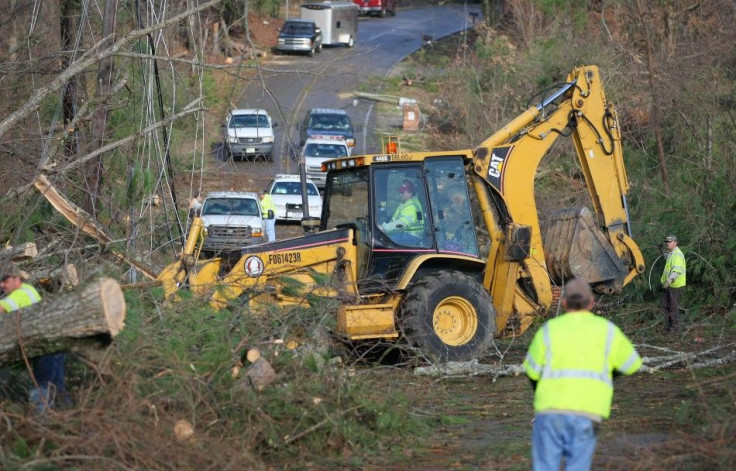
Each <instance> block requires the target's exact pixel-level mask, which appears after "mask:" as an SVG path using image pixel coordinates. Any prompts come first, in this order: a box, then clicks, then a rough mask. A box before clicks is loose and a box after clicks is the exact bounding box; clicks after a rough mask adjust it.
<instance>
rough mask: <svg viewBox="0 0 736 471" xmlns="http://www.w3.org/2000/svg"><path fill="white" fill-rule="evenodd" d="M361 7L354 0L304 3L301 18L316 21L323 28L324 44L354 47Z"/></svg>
mask: <svg viewBox="0 0 736 471" xmlns="http://www.w3.org/2000/svg"><path fill="white" fill-rule="evenodd" d="M359 10H360V8H358V5H356V4H355V3H352V2H321V3H304V4H302V7H301V18H302V19H303V20H311V21H314V24H316V25H317V27H318V28H320V29H321V30H322V44H323V45H336V44H344V45H346V46H347V47H353V45H354V44H355V41H356V40H357V39H358V14H359Z"/></svg>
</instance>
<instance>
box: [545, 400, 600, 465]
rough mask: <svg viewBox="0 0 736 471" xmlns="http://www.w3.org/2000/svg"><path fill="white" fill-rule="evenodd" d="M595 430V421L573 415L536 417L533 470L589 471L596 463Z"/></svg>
mask: <svg viewBox="0 0 736 471" xmlns="http://www.w3.org/2000/svg"><path fill="white" fill-rule="evenodd" d="M595 445H596V430H595V422H593V420H591V419H589V418H587V417H582V416H579V415H574V414H537V415H536V416H535V417H534V426H533V427H532V469H533V470H534V471H546V470H550V471H559V469H560V463H561V462H562V458H563V457H564V458H565V468H564V469H565V471H582V470H586V471H587V470H589V469H590V467H591V465H592V463H593V453H594V452H595Z"/></svg>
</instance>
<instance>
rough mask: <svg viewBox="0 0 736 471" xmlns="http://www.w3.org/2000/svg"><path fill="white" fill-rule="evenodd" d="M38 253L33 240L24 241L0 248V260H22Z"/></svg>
mask: <svg viewBox="0 0 736 471" xmlns="http://www.w3.org/2000/svg"><path fill="white" fill-rule="evenodd" d="M36 255H38V250H37V249H36V244H34V243H33V242H26V243H25V244H21V245H16V246H13V247H5V248H4V249H2V250H0V260H10V261H12V262H22V261H23V260H28V259H29V258H33V257H35V256H36Z"/></svg>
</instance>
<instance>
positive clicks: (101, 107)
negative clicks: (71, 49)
mask: <svg viewBox="0 0 736 471" xmlns="http://www.w3.org/2000/svg"><path fill="white" fill-rule="evenodd" d="M117 3H118V2H117V0H107V1H106V2H105V14H104V16H103V17H102V38H103V40H102V41H103V44H102V47H103V48H104V49H108V48H110V47H112V45H113V44H114V43H115V19H116V17H117V11H118V9H117ZM114 65H115V62H114V60H113V57H112V56H108V57H105V58H102V59H100V62H99V63H98V65H97V92H96V97H97V99H98V100H100V99H101V98H102V97H106V96H107V95H109V91H110V88H111V87H112V73H113V66H114ZM100 101H101V102H98V103H97V109H96V110H95V112H94V113H93V115H92V139H91V148H92V149H98V148H100V147H102V146H103V145H104V143H105V137H106V136H107V103H106V100H104V99H102V100H100ZM101 178H102V156H100V157H97V158H95V159H92V160H91V161H90V162H89V163H88V164H87V165H86V167H85V169H84V179H85V182H86V184H87V195H86V198H85V199H84V203H83V204H82V207H83V208H84V209H85V211H87V213H89V214H90V215H92V217H93V218H94V217H96V216H97V196H98V194H99V190H100V179H101Z"/></svg>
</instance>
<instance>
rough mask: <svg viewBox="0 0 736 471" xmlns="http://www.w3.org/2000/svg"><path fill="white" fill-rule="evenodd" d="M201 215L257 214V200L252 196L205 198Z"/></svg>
mask: <svg viewBox="0 0 736 471" xmlns="http://www.w3.org/2000/svg"><path fill="white" fill-rule="evenodd" d="M202 215H203V216H222V215H232V216H258V215H259V214H258V202H257V201H256V200H255V199H252V198H243V199H238V198H207V200H206V201H205V202H204V207H203V208H202Z"/></svg>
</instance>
